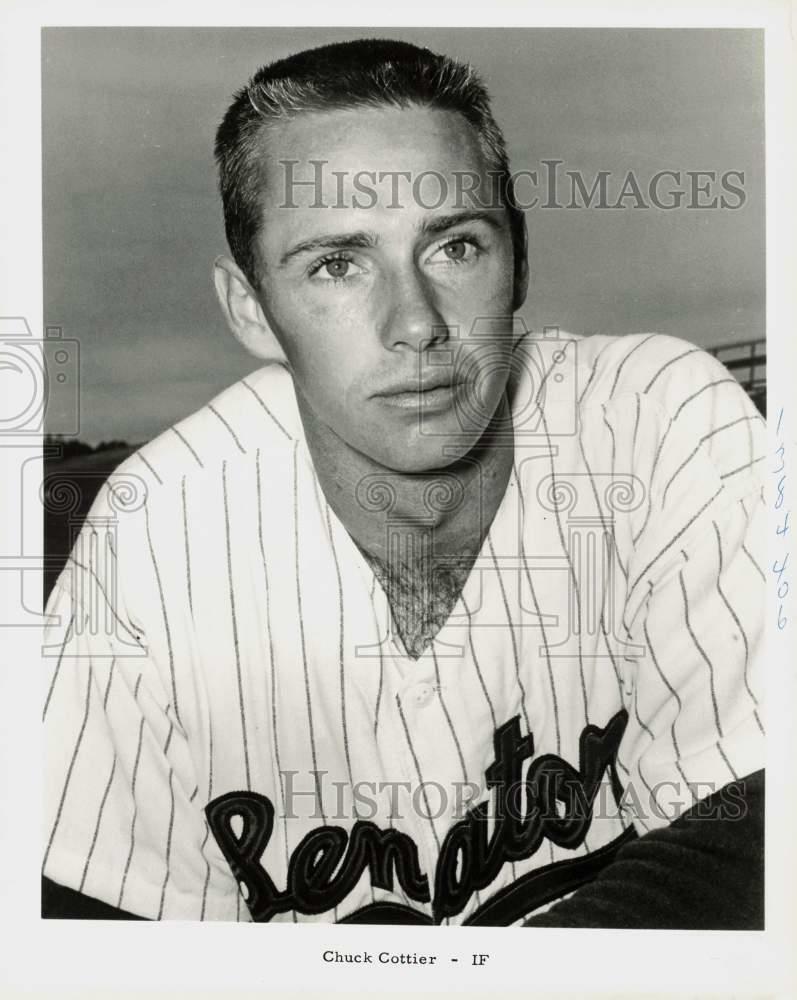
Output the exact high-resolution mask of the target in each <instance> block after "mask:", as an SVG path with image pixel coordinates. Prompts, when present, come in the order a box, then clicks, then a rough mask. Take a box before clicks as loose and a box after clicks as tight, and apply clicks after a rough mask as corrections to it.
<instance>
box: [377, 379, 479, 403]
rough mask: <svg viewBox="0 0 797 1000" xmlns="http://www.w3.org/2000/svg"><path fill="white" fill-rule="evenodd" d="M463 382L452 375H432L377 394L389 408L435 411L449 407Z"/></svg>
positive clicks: (398, 384)
mask: <svg viewBox="0 0 797 1000" xmlns="http://www.w3.org/2000/svg"><path fill="white" fill-rule="evenodd" d="M464 384H465V383H464V381H463V380H462V379H461V378H460V377H458V376H456V375H454V376H452V375H448V376H442V375H436V374H435V375H432V376H431V377H429V378H426V379H408V380H405V381H404V382H399V383H396V384H395V385H393V386H391V387H390V388H388V389H384V390H382V391H381V392H379V393H377V398H378V399H380V400H381V401H382V402H384V403H386V404H387V405H389V406H395V407H397V408H399V409H404V410H419V409H422V410H424V411H427V410H436V409H445V408H448V407H449V406H451V405H452V404H453V402H454V400H455V398H456V396H457V393H458V392H459V391H460V390H461V389H462V388H463V386H464Z"/></svg>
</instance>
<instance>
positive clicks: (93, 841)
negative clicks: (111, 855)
mask: <svg viewBox="0 0 797 1000" xmlns="http://www.w3.org/2000/svg"><path fill="white" fill-rule="evenodd" d="M115 773H116V754H114V757H113V762H112V764H111V773H110V774H109V775H108V781H107V782H106V785H105V791H104V792H103V793H102V800H101V801H100V809H99V812H98V813H97V822H96V823H95V824H94V834H93V835H92V838H91V845H90V846H89V853H88V854H87V855H86V863H85V864H84V865H83V874H82V876H81V878H80V885H79V886H78V890H77V891H78V892H83V886H84V885H85V884H86V876H87V875H88V873H89V865H90V864H91V859H92V856H93V855H94V848H95V847H96V846H97V837H98V836H99V833H100V824H101V823H102V814H103V812H104V811H105V803H106V802H107V800H108V793H109V792H110V790H111V785H112V784H113V776H114V774H115Z"/></svg>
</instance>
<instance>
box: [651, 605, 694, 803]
mask: <svg viewBox="0 0 797 1000" xmlns="http://www.w3.org/2000/svg"><path fill="white" fill-rule="evenodd" d="M642 631H643V632H644V635H645V642H646V644H647V647H648V649H649V651H650V658H651V660H652V661H653V666H654V667H655V668H656V672H657V673H658V675H659V677H661V679H662V682H663V684H664V686H665V687H666V688H667V690H668V691H669V692H670V695H671V696H672V697H673V698H674V699H675V705H676V712H675V715H674V716H673V720H672V722H671V723H670V737H671V739H672V746H673V750H675V766H676V767H677V769H678V773H679V774H680V775H681V777H682V778H683V780H684V784H685V785H686V786H687V787H688V786H689V782H688V781H687V780H686V775H685V774H684V772H683V771H682V770H681V749H680V747H679V746H678V739H677V737H676V735H675V723H676V721H677V720H678V719H679V718H680V715H681V711H682V710H683V704H682V702H681V696H680V695H679V694H678V692H677V691H676V689H675V688H674V687H673V686H672V684H670V682H669V681H668V680H667V677H666V676H665V673H664V671H663V670H662V669H661V666H660V665H659V659H658V657H657V656H656V651H655V649H654V648H653V643H652V642H651V639H650V633H649V632H648V623H647V621H643V622H642Z"/></svg>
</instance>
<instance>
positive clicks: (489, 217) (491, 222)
mask: <svg viewBox="0 0 797 1000" xmlns="http://www.w3.org/2000/svg"><path fill="white" fill-rule="evenodd" d="M467 222H486V223H487V225H488V226H491V227H492V228H493V229H500V228H501V227H502V225H503V224H504V220H503V219H502V218H501V216H500V215H496V213H495V212H487V211H480V210H478V209H473V210H472V211H470V212H451V213H450V214H449V215H436V216H434V218H431V219H425V220H424V222H423V224H422V225H421V232H422V233H428V234H431V235H435V234H436V233H444V232H445V231H446V230H447V229H451V228H453V227H454V226H459V225H462V224H464V223H467Z"/></svg>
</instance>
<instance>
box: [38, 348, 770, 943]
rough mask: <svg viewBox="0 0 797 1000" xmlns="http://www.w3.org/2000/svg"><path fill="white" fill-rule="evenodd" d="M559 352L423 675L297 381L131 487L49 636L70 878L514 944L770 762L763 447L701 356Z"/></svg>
mask: <svg viewBox="0 0 797 1000" xmlns="http://www.w3.org/2000/svg"><path fill="white" fill-rule="evenodd" d="M546 345H547V342H545V343H543V342H542V341H538V342H535V341H534V340H533V338H527V339H526V340H525V341H524V342H523V343H522V345H521V347H520V350H521V351H523V352H526V353H525V356H526V357H527V359H528V366H527V368H528V371H529V372H532V371H533V372H536V374H537V381H536V382H534V386H535V389H538V388H539V384H540V382H539V374H540V370H541V368H545V370H546V373H547V374H546V375H545V376H544V378H545V387H544V392H543V393H540V395H539V397H538V399H539V401H540V402H541V404H542V405H541V407H537V406H535V405H532V404H530V402H529V401H530V400H533V394H530V393H529V392H528V391H527V390H528V385H525V384H524V383H523V382H521V385H520V387H519V388H518V391H517V392H516V394H515V396H514V402H513V412H514V421H515V429H514V447H515V461H514V469H513V474H512V476H511V479H510V482H509V485H508V487H507V491H506V494H505V496H504V498H503V500H502V502H501V505H500V506H499V509H498V511H497V513H496V515H495V518H494V520H493V522H492V524H491V526H490V530H489V532H488V534H487V537H486V538H485V541H484V544H483V547H482V549H481V552H480V554H479V556H478V558H477V561H476V564H475V565H474V568H473V570H472V572H471V574H470V576H469V577H468V579H467V581H466V583H465V586H464V589H463V592H462V596H461V598H460V600H459V601H458V602H457V604H456V606H455V607H454V609H453V612H452V614H451V617H450V618H449V619H448V621H447V622H446V624H445V625H444V626H443V628H442V629H441V631H440V632H439V634H438V635H437V637H436V639H435V641H434V643H433V644H432V645H431V647H429V648H428V649H427V651H426V652H425V654H424V655H423V656H422V657H421V658H420V659H419V660H417V661H416V660H412V659H409V658H408V657H406V656H405V655H403V651H402V647H401V645H400V643H399V642H398V641H397V640H394V639H393V638H392V637H391V628H390V612H389V606H388V602H387V599H386V596H385V594H384V592H383V591H382V589H381V587H380V585H379V583H378V582H377V581H376V579H375V577H374V574H373V573H372V571H371V570H370V568H369V566H368V564H367V562H366V561H365V560H364V559H363V557H362V555H361V554H360V552H359V550H358V549H357V547H356V546H355V545H354V543H353V541H352V540H351V538H350V536H349V535H348V533H347V532H346V530H345V528H344V527H343V526H342V524H341V523H340V522H339V521H338V520H337V518H336V516H335V515H334V513H333V512H332V511H331V510H330V508H329V506H328V505H327V503H326V501H325V499H324V496H323V493H322V491H321V488H320V486H319V483H318V481H317V479H316V476H315V473H314V470H313V466H312V462H311V459H310V455H309V452H308V449H307V446H306V443H305V440H304V436H303V433H302V427H301V422H300V419H299V415H298V410H297V407H296V401H295V396H294V392H293V383H292V380H291V378H290V375H289V373H288V371H287V370H286V369H285V368H284V367H282V366H281V365H268V366H266V367H265V368H263V369H261V370H260V371H258V372H256V373H254V374H252V375H250V376H248V377H247V378H246V379H244V380H243V381H241V382H239V383H238V384H236V385H234V386H232V387H231V388H230V389H228V390H227V391H225V392H223V393H222V394H221V395H220V396H219V397H217V398H216V399H215V400H214V401H213V403H211V404H209V405H208V406H206V407H204V408H203V409H201V410H200V411H199V412H197V413H195V414H194V415H193V416H191V417H189V418H188V419H186V420H183V421H181V422H180V423H179V424H177V425H176V426H175V427H173V428H172V429H170V430H169V431H167V432H166V433H164V434H162V435H161V436H160V437H158V438H157V439H155V440H154V441H152V442H150V443H149V444H147V445H146V446H144V447H143V448H142V449H141V450H140V451H139V452H138V453H137V454H136V455H134V456H132V457H131V458H130V459H129V460H128V461H127V462H126V463H125V464H124V465H123V466H122V467H121V468H120V469H119V470H118V471H117V473H115V474H114V475H113V476H112V477H111V478H110V480H109V481H108V484H106V487H105V488H104V489H103V490H102V491H101V493H100V495H99V496H98V498H97V500H96V502H95V504H94V506H93V508H92V511H91V513H90V515H89V518H88V519H87V521H86V523H85V525H84V527H83V530H82V533H81V535H80V537H79V539H78V542H77V544H76V546H75V548H74V550H73V554H72V557H71V559H70V562H69V563H68V564H67V566H66V568H65V570H64V572H63V573H62V575H61V577H60V579H59V581H58V584H57V586H56V588H55V590H54V592H53V595H52V596H51V599H50V602H49V606H48V611H49V614H50V616H52V617H51V621H52V625H51V627H50V629H49V632H48V637H47V642H48V643H49V654H50V655H51V657H52V658H51V660H50V661H49V663H50V664H51V667H52V669H51V675H50V678H49V683H48V685H47V690H46V703H45V713H44V714H45V722H46V747H47V771H46V780H47V783H46V810H45V812H46V815H45V824H46V828H45V842H46V856H45V861H44V871H45V874H47V875H48V876H49V877H50V878H52V879H54V880H55V881H56V882H59V883H61V884H63V885H66V886H69V887H71V888H74V889H78V890H81V891H83V892H85V893H88V894H89V895H92V896H95V897H97V898H99V899H101V900H104V901H106V902H108V903H111V904H113V905H116V906H120V907H122V908H124V909H127V910H131V911H133V912H135V913H138V914H141V915H142V916H146V917H150V918H183V919H206V920H210V919H230V920H235V919H239V920H241V919H250V918H254V919H258V920H271V919H273V920H288V921H290V920H293V921H303V920H323V921H331V920H350V921H356V920H365V919H372V920H381V921H385V922H392V921H396V922H451V923H471V924H480V923H494V924H507V923H513V922H517V921H519V920H521V919H522V918H523V917H525V916H527V915H528V914H529V912H531V911H534V910H536V909H539V908H544V907H545V906H547V905H549V904H550V903H551V902H552V901H553V900H555V899H556V898H558V897H561V896H562V895H564V894H567V893H569V892H571V891H573V889H575V888H576V887H577V886H578V885H579V884H580V883H581V882H583V881H584V880H586V879H587V878H589V877H592V876H594V874H595V872H596V871H597V870H598V869H599V868H600V867H601V866H602V865H604V864H606V863H607V862H608V861H610V860H611V857H612V855H613V852H614V851H615V850H616V848H617V846H618V845H619V844H621V843H623V842H625V841H626V840H627V839H629V838H632V837H633V836H635V835H637V834H644V833H645V832H646V831H647V830H649V829H651V828H653V827H659V826H662V825H665V824H667V823H668V822H670V821H671V820H672V819H673V818H674V817H675V816H676V815H678V814H679V813H680V812H682V811H684V810H685V809H687V808H689V807H690V806H691V805H693V804H694V802H695V801H696V800H697V799H699V798H702V797H704V796H706V795H708V794H710V792H711V791H713V790H715V789H717V788H720V787H722V786H723V785H725V784H726V783H727V782H728V781H730V780H732V779H733V778H734V777H741V776H744V775H746V774H749V773H750V772H752V771H754V770H757V769H758V768H760V767H762V766H763V732H764V729H763V723H762V715H761V705H760V703H761V692H760V688H759V683H760V682H759V679H758V677H757V666H758V662H757V661H758V658H759V646H760V641H761V634H762V607H763V597H764V579H763V572H762V570H761V564H762V561H763V559H762V552H763V521H764V506H763V496H762V486H761V481H762V475H761V473H762V461H761V460H762V457H763V455H764V450H765V445H764V438H763V421H762V420H761V418H760V417H759V415H758V414H757V413H756V411H755V409H754V408H753V406H752V404H751V403H750V402H749V400H748V399H747V396H746V395H745V393H744V392H743V390H742V389H741V388H740V387H739V386H738V384H737V383H736V381H735V380H734V379H733V378H732V377H731V376H730V375H729V374H728V372H727V371H726V370H725V369H724V368H723V367H722V366H721V365H720V364H719V363H718V362H717V361H715V360H714V359H713V358H711V357H709V356H708V355H707V354H705V353H704V352H702V351H700V350H698V349H697V348H695V347H692V346H691V345H689V344H687V343H685V342H683V341H679V340H676V339H674V338H671V337H667V336H662V335H657V334H653V335H639V336H627V337H618V338H613V337H604V336H594V337H591V338H588V339H584V340H580V339H578V338H566V339H564V340H563V341H561V342H559V343H558V350H559V352H560V353H554V354H553V355H552V354H551V352H550V350H547V346H546ZM546 350H547V353H546ZM551 357H554V358H555V360H556V364H554V363H553V362H550V365H549V361H550V358H551ZM546 359H548V360H546ZM556 365H559V367H558V368H557V367H556ZM554 369H556V372H555V374H556V375H557V376H558V375H559V374H560V373H564V376H563V377H562V378H561V379H557V378H556V377H551V373H552V372H554ZM530 377H531V376H529V378H530ZM529 385H531V383H529ZM574 415H575V417H577V419H575V420H574ZM518 790H519V791H518ZM618 800H619V804H618ZM247 903H248V906H247V905H246V904H247Z"/></svg>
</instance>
